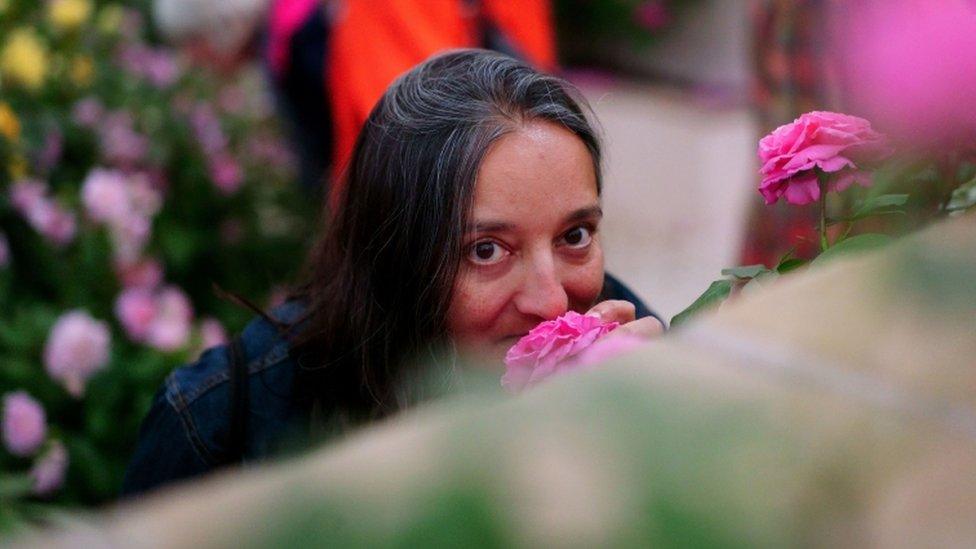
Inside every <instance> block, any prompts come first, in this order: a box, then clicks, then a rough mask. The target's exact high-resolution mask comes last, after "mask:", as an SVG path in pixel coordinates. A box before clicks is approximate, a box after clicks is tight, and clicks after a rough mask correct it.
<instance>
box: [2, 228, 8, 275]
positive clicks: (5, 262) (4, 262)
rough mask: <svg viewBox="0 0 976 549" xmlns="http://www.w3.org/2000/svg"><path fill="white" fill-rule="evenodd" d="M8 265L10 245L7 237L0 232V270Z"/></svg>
mask: <svg viewBox="0 0 976 549" xmlns="http://www.w3.org/2000/svg"><path fill="white" fill-rule="evenodd" d="M7 265H10V243H9V242H8V241H7V235H6V234H4V233H2V232H0V269H2V268H4V267H6V266H7Z"/></svg>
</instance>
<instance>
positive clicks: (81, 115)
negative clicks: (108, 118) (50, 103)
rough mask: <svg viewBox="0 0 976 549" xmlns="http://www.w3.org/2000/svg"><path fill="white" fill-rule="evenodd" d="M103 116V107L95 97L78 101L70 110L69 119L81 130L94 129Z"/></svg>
mask: <svg viewBox="0 0 976 549" xmlns="http://www.w3.org/2000/svg"><path fill="white" fill-rule="evenodd" d="M103 116H105V106H104V105H102V102H101V101H99V100H98V98H97V97H85V98H83V99H79V100H78V101H77V102H76V103H75V104H74V106H73V107H72V108H71V119H72V120H74V122H75V124H78V125H79V126H81V127H83V128H89V129H91V128H94V127H95V125H96V124H98V123H99V122H101V120H102V117H103Z"/></svg>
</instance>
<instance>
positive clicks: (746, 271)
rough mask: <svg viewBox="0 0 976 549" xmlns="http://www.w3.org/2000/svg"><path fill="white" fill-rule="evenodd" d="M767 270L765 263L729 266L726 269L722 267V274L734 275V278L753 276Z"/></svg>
mask: <svg viewBox="0 0 976 549" xmlns="http://www.w3.org/2000/svg"><path fill="white" fill-rule="evenodd" d="M768 270H769V269H767V268H766V266H765V265H746V266H744V267H729V268H727V269H722V274H723V275H725V276H734V277H736V278H755V277H757V276H759V275H760V274H762V273H764V272H767V271H768Z"/></svg>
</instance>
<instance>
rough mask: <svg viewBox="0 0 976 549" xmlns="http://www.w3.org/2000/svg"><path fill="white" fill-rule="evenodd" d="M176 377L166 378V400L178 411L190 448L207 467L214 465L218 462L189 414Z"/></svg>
mask: <svg viewBox="0 0 976 549" xmlns="http://www.w3.org/2000/svg"><path fill="white" fill-rule="evenodd" d="M173 377H174V376H172V375H170V376H169V377H167V378H166V385H167V391H166V395H167V398H166V400H167V401H169V403H170V404H171V405H172V406H173V408H175V409H176V413H177V416H178V417H179V418H180V423H182V424H183V432H184V433H185V434H186V436H187V438H188V439H189V440H190V447H191V448H193V451H194V452H196V454H197V456H198V457H199V458H200V459H201V460H202V461H203V462H204V463H206V464H207V465H213V464H214V463H215V462H216V461H215V460H214V459H213V456H212V454H211V453H210V450H208V449H207V446H206V444H204V442H203V439H202V438H201V437H200V432H199V431H198V430H197V427H196V424H195V423H194V422H193V416H192V414H190V413H189V409H188V407H187V403H186V402H185V401H184V400H183V397H182V395H181V394H180V389H179V386H178V385H177V384H176V381H175V380H174V379H173ZM172 399H176V400H177V402H173V400H172Z"/></svg>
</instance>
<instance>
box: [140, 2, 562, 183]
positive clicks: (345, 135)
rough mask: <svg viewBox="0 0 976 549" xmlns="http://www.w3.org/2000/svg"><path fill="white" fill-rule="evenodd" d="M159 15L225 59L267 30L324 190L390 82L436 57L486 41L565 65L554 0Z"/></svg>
mask: <svg viewBox="0 0 976 549" xmlns="http://www.w3.org/2000/svg"><path fill="white" fill-rule="evenodd" d="M154 13H155V19H156V21H157V25H158V26H159V27H160V29H161V30H163V32H164V34H165V35H167V36H169V37H170V38H171V39H174V40H176V41H181V42H184V43H187V44H193V45H194V48H195V49H197V50H203V49H208V50H209V57H210V58H211V59H213V60H214V61H215V62H217V63H219V64H220V65H229V64H231V63H232V62H233V60H235V59H239V58H240V57H241V52H242V51H245V50H246V46H247V45H248V44H250V43H251V42H252V41H253V35H254V34H255V33H260V34H261V35H262V39H261V42H262V43H263V48H262V49H263V57H264V61H265V64H266V66H267V68H268V73H269V75H270V77H271V81H272V83H273V87H274V89H275V91H276V95H277V97H278V105H279V107H280V109H281V111H282V113H283V114H284V116H285V118H286V119H287V120H288V121H289V125H290V129H291V134H292V138H293V142H294V144H295V148H296V150H297V152H298V157H299V162H300V172H301V173H300V177H301V181H302V183H303V185H304V186H305V187H306V188H309V189H311V190H316V191H317V190H320V189H321V187H322V185H323V184H325V183H326V182H327V181H341V178H340V177H338V176H339V174H340V173H341V171H342V170H343V169H344V168H345V166H346V164H347V161H348V158H349V155H350V153H351V151H352V148H353V144H354V142H355V139H356V135H357V134H358V132H359V128H360V127H361V126H362V124H363V122H364V121H365V120H366V117H367V115H368V114H369V111H370V109H371V108H372V107H373V105H374V104H375V102H376V101H377V100H378V99H379V97H380V96H381V95H382V94H383V91H384V90H385V89H386V87H387V86H389V84H390V83H391V82H392V81H393V79H394V78H396V77H397V76H399V75H400V74H401V73H403V72H405V71H407V70H408V69H410V68H411V67H413V66H414V65H416V64H417V63H420V62H421V61H423V60H424V59H426V58H427V57H429V56H430V55H432V54H435V53H437V52H439V51H443V50H445V49H449V48H458V47H483V48H488V49H493V50H496V51H499V52H503V53H506V54H508V55H511V56H514V57H517V58H519V59H522V60H525V61H527V62H529V63H531V64H532V65H533V66H535V67H536V68H538V69H540V70H543V71H547V72H552V71H553V70H555V68H556V53H555V38H554V31H553V23H552V13H551V6H550V3H549V0H521V1H519V2H511V1H510V0H384V1H383V2H377V1H374V0H270V1H269V0H231V1H226V2H225V1H224V0H221V1H220V2H215V1H213V0H155V4H154ZM248 29H250V30H248ZM205 45H209V46H210V47H209V48H205ZM206 56H207V55H204V57H206ZM198 57H199V56H198ZM333 191H335V192H337V189H333Z"/></svg>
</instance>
